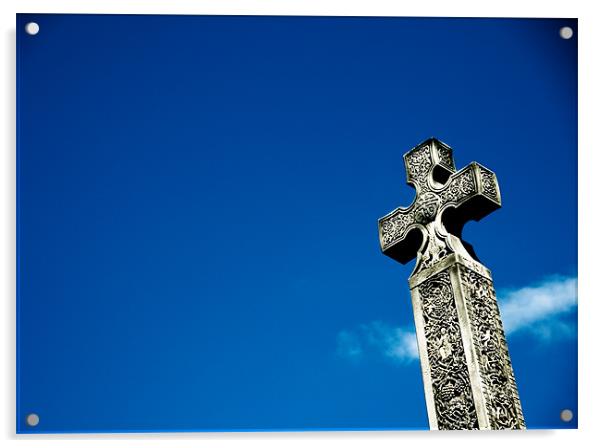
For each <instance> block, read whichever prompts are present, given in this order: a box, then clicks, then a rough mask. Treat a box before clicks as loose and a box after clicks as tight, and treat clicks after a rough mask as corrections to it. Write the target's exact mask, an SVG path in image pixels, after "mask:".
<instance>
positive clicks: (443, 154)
mask: <svg viewBox="0 0 602 448" xmlns="http://www.w3.org/2000/svg"><path fill="white" fill-rule="evenodd" d="M436 146H437V154H438V155H439V162H440V163H441V164H442V165H445V166H446V167H447V168H449V169H450V170H452V171H456V167H455V166H454V159H452V155H451V149H450V148H447V147H445V146H441V145H436Z"/></svg>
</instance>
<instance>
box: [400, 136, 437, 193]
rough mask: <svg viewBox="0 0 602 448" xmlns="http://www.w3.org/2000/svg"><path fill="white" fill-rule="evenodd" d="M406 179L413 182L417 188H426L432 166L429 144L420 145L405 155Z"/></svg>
mask: <svg viewBox="0 0 602 448" xmlns="http://www.w3.org/2000/svg"><path fill="white" fill-rule="evenodd" d="M406 166H407V170H408V179H409V180H411V181H412V182H414V184H415V185H416V187H417V188H418V190H420V189H422V190H427V189H428V182H427V180H428V177H429V171H430V169H431V167H432V166H433V161H432V160H431V150H430V147H429V145H424V146H421V147H420V148H418V149H416V150H414V151H412V152H411V153H409V154H408V155H407V157H406Z"/></svg>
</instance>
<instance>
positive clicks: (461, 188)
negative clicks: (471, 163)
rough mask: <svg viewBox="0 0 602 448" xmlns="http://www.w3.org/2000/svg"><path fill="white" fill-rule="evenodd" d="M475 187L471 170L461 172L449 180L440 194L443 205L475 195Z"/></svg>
mask: <svg viewBox="0 0 602 448" xmlns="http://www.w3.org/2000/svg"><path fill="white" fill-rule="evenodd" d="M476 191H477V185H476V182H475V178H474V173H473V171H472V170H462V171H460V173H459V174H458V175H456V176H454V177H452V178H451V180H450V182H449V185H448V186H447V188H445V189H444V190H443V191H442V192H441V198H442V199H443V202H444V203H447V202H459V201H461V200H462V199H464V198H466V197H467V196H469V195H472V194H474V193H476Z"/></svg>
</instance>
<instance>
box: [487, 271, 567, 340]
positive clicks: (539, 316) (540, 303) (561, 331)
mask: <svg viewBox="0 0 602 448" xmlns="http://www.w3.org/2000/svg"><path fill="white" fill-rule="evenodd" d="M499 304H500V312H501V314H502V321H503V323H504V329H505V330H506V334H508V335H511V334H512V333H516V332H519V331H522V330H529V331H531V332H532V333H533V334H534V335H535V336H538V337H539V338H540V339H550V338H552V337H566V336H572V335H574V334H575V332H576V328H575V325H574V324H569V323H567V322H565V321H563V320H562V318H563V317H564V316H565V315H566V314H567V313H569V312H570V311H573V310H574V309H575V308H576V307H577V278H576V277H560V276H557V277H551V278H549V279H547V280H545V281H543V282H541V283H539V284H537V285H533V286H528V287H525V288H518V289H506V290H501V291H500V292H499Z"/></svg>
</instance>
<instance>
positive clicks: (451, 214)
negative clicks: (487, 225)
mask: <svg viewBox="0 0 602 448" xmlns="http://www.w3.org/2000/svg"><path fill="white" fill-rule="evenodd" d="M439 195H440V197H441V200H442V204H441V211H442V212H446V214H445V218H444V224H445V227H446V229H447V231H448V232H450V233H452V234H455V235H457V236H460V234H461V231H462V227H463V226H464V224H466V222H468V221H471V220H474V221H479V220H480V219H481V218H483V217H485V216H487V215H488V214H490V213H491V212H493V211H494V210H497V209H498V208H500V207H501V206H502V199H501V195H500V189H499V185H498V181H497V177H496V176H495V173H494V172H493V171H491V170H489V169H487V168H485V167H484V166H483V165H481V164H479V163H476V162H472V163H470V164H469V165H468V166H466V167H465V168H464V169H462V170H460V171H458V172H457V173H454V174H453V175H452V176H451V177H450V178H449V180H448V181H447V183H446V184H445V186H444V187H443V188H442V189H441V191H440V192H439Z"/></svg>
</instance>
